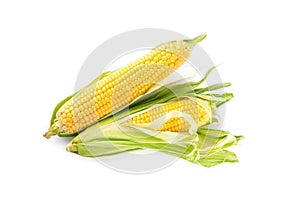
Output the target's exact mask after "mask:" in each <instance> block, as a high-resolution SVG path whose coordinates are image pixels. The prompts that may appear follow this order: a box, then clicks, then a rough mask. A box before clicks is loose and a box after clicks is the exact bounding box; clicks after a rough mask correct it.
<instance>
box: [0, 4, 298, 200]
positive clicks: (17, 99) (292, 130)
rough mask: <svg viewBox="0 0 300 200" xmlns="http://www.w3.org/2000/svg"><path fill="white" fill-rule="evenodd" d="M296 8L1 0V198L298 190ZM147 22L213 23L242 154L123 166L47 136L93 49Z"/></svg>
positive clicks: (261, 194)
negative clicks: (221, 160)
mask: <svg viewBox="0 0 300 200" xmlns="http://www.w3.org/2000/svg"><path fill="white" fill-rule="evenodd" d="M208 2H209V3H208ZM299 18H300V14H299V6H298V5H297V1H288V0H286V1H254V0H252V1H247V2H246V1H207V2H200V1H188V0H185V1H181V2H180V1H170V2H167V1H161V0H159V1H156V0H151V1H145V2H142V1H130V0H126V1H119V2H115V1H109V3H108V1H107V2H106V3H101V2H100V1H80V2H79V1H48V3H45V2H44V3H42V2H41V1H6V2H5V1H1V2H0V67H1V68H0V86H1V94H2V95H1V104H0V111H1V115H0V116H1V140H0V152H1V157H0V159H1V165H0V175H1V176H0V184H1V186H0V188H1V193H0V198H1V199H17V198H19V199H20V198H31V199H37V198H43V199H52V200H53V199H72V200H75V199H96V198H97V199H111V198H114V199H127V198H128V199H129V198H130V199H162V198H166V199H177V198H178V199H231V200H233V199H263V198H265V199H271V198H278V199H290V200H292V199H299V198H300V195H299V191H297V189H299V178H300V176H299V174H300V173H299V169H300V165H299V140H300V136H299V134H300V132H299V129H298V127H299V125H298V124H299V112H300V110H299V107H298V101H299V94H298V93H299V89H298V88H299V85H300V82H299V73H298V71H299V70H298V69H299V67H300V66H299V46H300V40H299V38H300V37H299V35H300V31H299ZM148 27H153V28H165V29H170V30H174V31H177V32H180V33H182V34H185V35H187V36H189V37H193V36H195V35H197V34H199V33H201V32H203V31H206V32H207V33H208V37H207V38H206V39H205V41H204V42H203V43H202V44H201V46H202V47H203V48H204V49H205V50H206V51H207V52H208V54H209V55H210V56H211V58H212V59H213V60H214V62H215V63H222V64H223V65H222V67H220V68H219V72H220V73H221V75H222V78H223V80H225V81H230V82H232V83H233V87H232V91H233V92H234V93H235V99H234V100H232V102H230V103H229V104H228V107H227V111H228V112H227V115H226V124H225V128H226V129H229V130H230V131H231V132H233V133H235V134H243V135H244V136H245V137H246V139H245V140H244V141H243V142H242V144H241V145H240V146H238V147H237V148H235V152H236V153H237V154H238V156H239V159H240V163H238V164H223V165H220V166H217V167H214V168H209V169H207V168H204V167H201V166H197V165H193V164H191V163H188V162H186V161H184V160H179V161H178V162H176V163H175V164H174V165H172V166H171V167H169V168H167V169H165V170H163V171H160V172H157V173H154V174H148V175H128V174H122V173H118V172H115V171H113V170H111V169H108V168H106V167H104V166H102V165H100V164H99V163H97V162H95V161H94V160H93V159H86V158H81V157H79V156H76V155H73V154H70V153H67V152H66V151H65V142H62V141H61V140H59V138H55V139H53V140H46V139H44V138H43V137H42V133H43V132H44V131H45V130H46V129H47V127H48V123H49V118H50V114H51V112H52V109H53V107H54V106H55V104H56V103H57V102H58V101H59V100H61V99H62V98H63V97H65V96H66V95H67V94H70V93H72V91H73V88H74V82H75V80H76V76H77V73H78V72H79V70H80V67H81V65H82V63H83V62H84V60H85V58H86V57H87V56H88V55H89V53H90V52H92V51H93V50H94V48H95V47H97V46H98V45H99V44H101V42H103V41H105V40H106V39H109V38H110V37H112V36H114V35H116V34H119V33H122V32H124V31H129V30H132V29H137V28H148Z"/></svg>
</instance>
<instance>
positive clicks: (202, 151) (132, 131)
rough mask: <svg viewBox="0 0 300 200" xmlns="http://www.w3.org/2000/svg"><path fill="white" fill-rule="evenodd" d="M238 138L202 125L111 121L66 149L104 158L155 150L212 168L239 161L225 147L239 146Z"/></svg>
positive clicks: (81, 135) (92, 130)
mask: <svg viewBox="0 0 300 200" xmlns="http://www.w3.org/2000/svg"><path fill="white" fill-rule="evenodd" d="M239 139H240V137H238V136H233V135H231V134H230V133H229V132H226V131H221V130H215V129H201V128H200V129H199V130H198V131H197V133H192V134H190V133H186V132H180V133H175V132H159V131H158V132H156V131H155V132H154V131H150V130H145V129H141V128H137V127H132V126H131V127H129V126H123V125H119V124H117V123H111V124H109V125H108V126H104V127H100V126H96V125H95V126H92V127H90V128H88V129H86V130H85V131H84V132H82V133H81V134H80V135H78V136H76V137H75V138H74V139H73V140H72V141H71V142H70V144H69V145H68V146H67V150H68V151H70V152H73V153H76V154H78V155H81V156H85V157H101V156H110V155H116V154H119V153H124V152H130V151H136V150H141V149H152V150H155V151H159V152H163V153H166V154H169V155H172V156H176V157H179V158H182V159H185V160H187V161H190V162H192V163H196V164H201V165H203V166H206V167H211V166H215V165H217V164H220V163H223V162H237V161H238V159H237V157H236V155H235V154H234V153H233V152H230V151H228V150H225V148H228V147H230V146H232V145H236V144H237V142H238V140H239Z"/></svg>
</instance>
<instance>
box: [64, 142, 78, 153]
mask: <svg viewBox="0 0 300 200" xmlns="http://www.w3.org/2000/svg"><path fill="white" fill-rule="evenodd" d="M66 150H67V151H68V152H72V153H76V152H78V148H77V146H76V145H73V144H71V143H70V144H68V145H67V147H66Z"/></svg>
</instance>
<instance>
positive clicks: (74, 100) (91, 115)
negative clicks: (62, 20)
mask: <svg viewBox="0 0 300 200" xmlns="http://www.w3.org/2000/svg"><path fill="white" fill-rule="evenodd" d="M205 37H206V34H202V35H200V36H198V37H196V38H194V39H193V40H179V41H171V42H168V43H164V44H162V45H159V46H158V47H156V48H154V49H153V50H151V51H150V52H149V53H148V54H146V55H145V56H143V57H141V58H140V59H138V60H136V61H134V62H132V63H130V64H129V65H127V66H125V67H122V68H120V69H118V70H116V71H114V72H112V73H109V74H107V75H105V76H104V77H103V76H102V77H100V78H99V80H96V81H93V82H92V83H90V84H89V85H88V86H86V87H84V88H83V89H81V90H80V91H78V92H77V93H76V94H75V95H74V96H73V97H71V98H70V99H69V100H67V101H66V102H64V103H63V104H62V105H60V107H59V108H58V109H56V110H55V113H54V119H53V120H52V123H51V126H50V128H49V130H48V131H47V132H46V133H45V134H44V136H45V137H46V138H50V137H51V136H53V135H60V136H71V135H74V134H76V133H78V132H80V131H82V130H83V129H85V128H87V127H89V126H91V125H92V124H94V123H96V122H97V121H99V120H100V119H101V118H103V117H104V116H106V115H109V114H111V113H112V112H114V111H117V110H118V109H121V108H122V107H124V106H126V105H128V104H129V103H130V102H131V101H132V100H134V99H136V98H137V97H139V96H140V95H142V94H144V93H146V92H147V90H149V89H150V88H151V87H152V86H153V85H154V84H156V83H157V82H159V81H161V80H163V79H164V78H166V77H167V76H168V75H170V74H171V73H172V72H174V71H175V70H176V69H177V68H178V67H179V66H180V65H182V64H183V63H184V62H185V60H186V59H187V57H188V56H189V55H190V52H191V49H192V47H193V46H195V44H196V43H198V42H200V41H202V40H203V39H204V38H205Z"/></svg>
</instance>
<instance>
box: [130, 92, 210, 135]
mask: <svg viewBox="0 0 300 200" xmlns="http://www.w3.org/2000/svg"><path fill="white" fill-rule="evenodd" d="M212 112H213V108H212V107H211V105H210V104H209V103H208V102H206V101H204V100H200V99H197V98H184V99H181V100H178V101H173V102H169V103H165V104H163V105H159V106H157V107H155V108H152V109H150V110H148V111H146V112H144V113H141V114H138V115H136V116H134V117H132V118H130V119H129V123H132V124H134V125H136V126H142V127H147V125H150V126H149V127H151V129H155V130H160V131H173V132H181V131H188V130H189V129H190V127H191V124H192V123H194V124H196V126H197V127H201V126H203V125H205V124H207V123H209V122H210V121H211V116H212ZM172 113H175V115H173V116H172ZM178 113H179V114H178ZM170 114H171V115H170ZM168 115H170V116H169V117H167V116H168ZM180 115H181V116H180ZM186 116H190V118H189V119H188V118H187V117H186ZM191 119H192V120H193V121H192V122H191V121H189V120H191ZM156 120H163V121H162V123H159V124H160V126H159V127H154V126H151V123H154V122H155V121H156Z"/></svg>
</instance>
